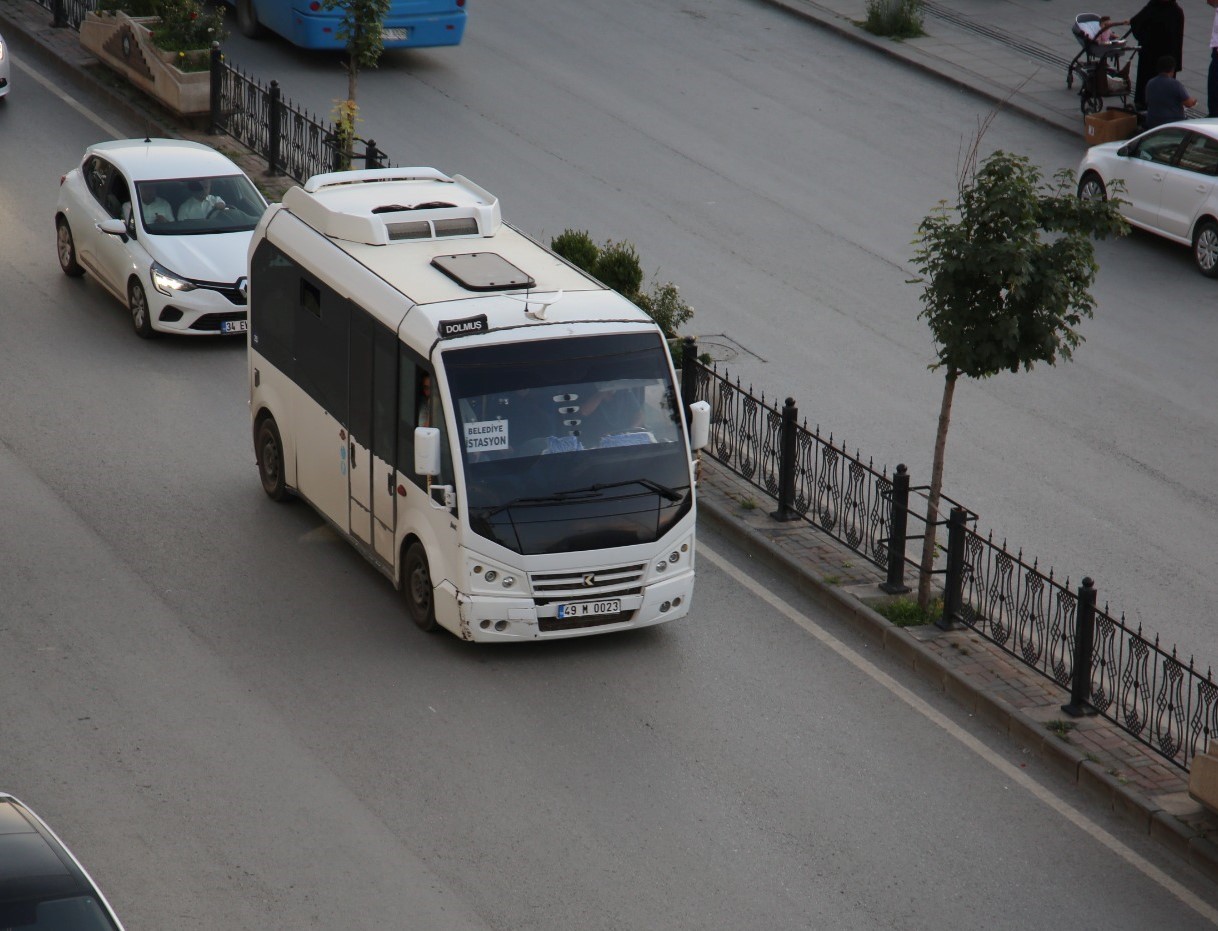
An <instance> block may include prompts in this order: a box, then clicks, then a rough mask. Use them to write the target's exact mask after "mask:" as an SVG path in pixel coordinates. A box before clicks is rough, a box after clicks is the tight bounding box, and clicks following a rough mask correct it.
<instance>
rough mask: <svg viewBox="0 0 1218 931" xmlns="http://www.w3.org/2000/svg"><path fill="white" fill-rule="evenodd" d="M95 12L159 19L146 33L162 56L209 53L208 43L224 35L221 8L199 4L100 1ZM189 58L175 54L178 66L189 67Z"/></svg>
mask: <svg viewBox="0 0 1218 931" xmlns="http://www.w3.org/2000/svg"><path fill="white" fill-rule="evenodd" d="M97 8H98V10H99V11H102V12H115V11H122V12H123V13H126V14H127V15H128V16H156V17H159V18H160V20H161V21H160V22H159V23H152V24H149V31H150V32H151V33H152V44H153V45H155V46H156V47H157V48H159V49H163V50H164V51H166V52H192V51H195V50H198V49H210V48H211V44H212V42H219V41H222V40H223V39H224V38H225V37H226V36H227V35H228V33H227V32H225V30H224V7H223V5H222V4H221V5H217V6H214V7H205V6H203V5H202V4H201V3H200V2H199V0H100V2H99V3H98V6H97ZM191 57H192V56H186V55H181V54H179V55H178V64H179V66H182V65H185V64H188V63H189V64H193V62H190V61H189V59H190V58H191ZM203 67H206V63H204V64H203ZM186 70H193V69H186Z"/></svg>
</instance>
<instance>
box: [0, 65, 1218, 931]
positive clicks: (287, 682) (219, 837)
mask: <svg viewBox="0 0 1218 931" xmlns="http://www.w3.org/2000/svg"><path fill="white" fill-rule="evenodd" d="M18 77H19V78H20V79H22V80H21V85H20V87H21V92H20V96H15V97H14V99H13V100H11V101H9V103H8V104H6V105H5V106H4V108H3V109H2V110H0V165H3V166H4V167H3V170H2V171H0V218H2V219H0V223H2V224H3V226H2V229H3V236H4V241H5V242H6V247H5V249H4V250H2V251H0V293H3V294H4V295H5V299H4V312H3V314H0V396H3V397H4V398H5V403H4V405H3V406H0V487H2V488H4V489H5V495H4V496H3V498H2V499H0V541H3V547H4V552H5V558H4V559H3V560H0V592H3V593H4V598H3V600H0V644H2V648H0V708H3V709H4V715H3V717H2V718H0V747H2V748H3V752H0V785H3V786H4V787H5V788H6V789H7V790H9V791H13V792H15V793H16V794H18V795H19V796H21V797H23V798H24V799H25V800H26V801H28V802H29V803H31V804H32V805H33V806H34V807H35V808H36V809H37V810H39V811H40V812H42V813H43V814H44V815H45V816H46V817H47V818H48V819H49V820H50V821H51V823H52V824H53V825H54V826H56V827H57V828H58V829H59V830H60V831H61V833H62V834H63V835H64V837H65V839H67V840H68V842H69V844H70V845H71V846H72V847H73V848H74V849H75V850H76V852H77V853H78V854H79V855H80V856H81V857H82V858H83V859H84V861H85V862H86V864H87V865H88V866H89V867H90V869H91V871H92V872H93V873H94V875H95V877H96V878H97V879H98V880H99V882H101V884H102V885H103V887H104V888H105V889H106V890H107V891H108V892H109V893H110V895H111V898H112V900H113V902H114V904H115V905H116V907H117V908H118V909H119V911H120V913H121V914H123V915H124V916H125V917H126V920H127V922H128V927H129V928H130V929H131V931H138V929H140V928H167V927H173V928H193V927H197V928H201V929H212V928H219V927H225V928H249V929H254V928H264V927H273V928H280V927H282V928H291V927H300V928H313V927H316V928H323V927H324V928H328V927H344V928H388V927H411V928H446V929H447V928H464V927H469V928H497V929H513V931H515V929H556V931H557V929H567V928H572V927H579V928H588V929H599V928H604V929H611V928H612V929H621V928H648V929H657V928H700V929H701V928H707V929H709V928H724V929H727V928H732V929H735V928H742V927H756V928H795V927H807V928H828V927H832V928H846V929H853V928H859V929H869V928H917V927H935V928H961V929H966V928H967V929H972V928H976V927H991V928H1012V929H1014V928H1026V927H1048V926H1067V927H1102V928H1105V929H1117V928H1130V929H1139V928H1145V927H1150V926H1155V927H1172V928H1182V929H1183V928H1194V927H1203V926H1207V925H1208V924H1209V923H1211V922H1212V921H1213V919H1214V916H1215V915H1218V911H1215V905H1216V899H1218V897H1216V896H1215V890H1214V889H1213V888H1212V886H1210V885H1208V884H1206V883H1204V882H1203V881H1202V880H1200V879H1199V878H1198V877H1197V876H1196V875H1195V874H1194V873H1193V872H1192V871H1191V870H1190V869H1189V868H1187V867H1185V866H1183V865H1181V864H1179V863H1178V862H1176V861H1174V860H1172V859H1171V858H1170V857H1168V856H1167V855H1166V854H1165V853H1164V852H1163V851H1162V850H1160V849H1159V848H1158V847H1157V846H1155V845H1154V844H1152V843H1151V842H1149V841H1148V840H1147V839H1146V838H1144V837H1142V836H1133V835H1132V834H1131V832H1130V831H1129V830H1128V829H1127V827H1126V825H1124V824H1123V823H1121V822H1117V821H1115V820H1113V819H1111V818H1109V817H1107V816H1105V815H1102V814H1099V813H1096V812H1094V811H1092V810H1091V809H1090V806H1089V804H1088V802H1087V801H1086V800H1085V799H1080V798H1077V797H1075V796H1074V795H1073V794H1072V793H1071V794H1067V795H1062V794H1060V793H1058V792H1057V791H1056V790H1055V789H1054V788H1053V786H1054V779H1053V777H1052V774H1051V773H1045V772H1043V771H1041V770H1040V769H1039V768H1038V764H1037V763H1036V761H1034V760H1025V759H1023V758H1022V757H1021V755H1020V754H1019V752H1018V750H1017V749H1015V748H1013V747H1011V746H1009V745H1007V744H1006V743H1005V741H1003V740H1001V739H998V738H996V737H995V736H994V735H992V734H991V733H989V732H988V731H987V730H986V729H985V728H984V727H983V726H981V725H979V724H977V723H976V722H972V721H969V720H967V719H961V715H960V714H959V712H958V710H957V709H956V708H955V707H954V706H953V705H951V704H950V703H948V702H946V701H945V700H943V699H941V698H939V697H928V696H925V695H923V694H922V693H921V689H920V686H919V684H918V682H917V681H916V680H912V679H911V678H910V677H908V676H906V675H905V674H904V672H903V671H900V670H893V669H885V668H883V667H877V666H874V665H872V661H871V660H870V659H869V658H868V656H867V655H866V653H867V650H866V645H865V644H862V643H858V642H857V641H855V640H853V639H852V638H851V637H850V636H849V635H848V634H845V633H843V632H841V631H838V630H836V629H835V627H834V625H833V622H832V621H831V620H830V619H829V618H827V617H825V616H824V615H822V614H820V613H819V612H818V611H816V610H814V609H812V608H811V607H810V606H809V605H807V604H806V603H804V602H803V601H802V600H801V599H800V598H799V597H798V595H796V594H795V593H794V592H792V591H790V590H789V589H788V588H787V586H786V584H785V582H784V580H782V579H780V578H777V577H775V576H773V575H772V574H771V573H769V572H767V571H766V570H764V569H762V568H761V567H757V566H753V565H751V564H750V563H749V561H748V560H747V558H746V557H744V556H743V555H742V554H740V553H739V552H738V551H735V550H734V549H732V548H731V546H730V545H729V544H728V543H727V542H726V541H725V540H723V539H721V538H719V537H717V536H716V535H715V534H714V533H713V532H711V531H710V529H709V528H706V532H705V533H704V534H703V535H702V540H701V546H702V547H703V549H702V559H701V561H700V582H699V590H698V593H697V600H696V604H695V611H694V613H693V615H692V616H691V617H690V618H689V619H687V620H686V621H682V622H678V623H676V624H674V625H671V626H668V627H661V628H655V629H650V630H647V631H642V632H639V633H637V634H634V635H626V636H617V637H610V638H604V639H597V638H594V639H590V640H583V641H577V642H568V643H558V644H547V645H542V646H540V647H538V648H521V649H480V648H475V647H471V646H470V645H468V644H463V643H460V642H458V641H456V640H455V639H453V638H451V637H447V636H431V637H429V636H425V635H423V634H421V633H419V632H418V631H416V630H414V629H413V628H412V627H411V626H410V625H409V624H408V622H407V621H406V618H405V617H404V614H403V612H402V610H401V607H400V605H399V603H398V600H397V597H396V594H395V593H394V592H393V590H392V588H391V587H390V586H389V585H388V584H387V583H386V582H385V581H384V579H383V578H381V577H380V576H379V575H378V574H377V573H376V572H375V571H373V570H372V569H371V568H370V567H369V566H367V565H366V564H365V563H364V562H363V561H362V560H361V559H360V557H359V556H358V555H357V554H356V553H355V551H354V550H353V549H352V548H350V547H349V546H347V545H346V544H345V543H343V542H341V541H339V540H338V539H336V538H335V537H334V536H333V534H332V533H331V532H330V531H329V530H328V529H326V528H325V527H324V525H323V524H322V522H321V521H320V520H319V518H318V517H317V516H316V515H315V514H314V513H313V512H311V511H310V510H309V509H308V508H307V507H304V506H301V505H287V506H280V505H275V504H273V503H271V502H270V501H268V500H267V499H266V498H265V497H264V496H263V494H262V492H261V490H260V487H259V484H258V482H257V477H256V472H255V468H254V465H253V461H252V453H251V451H250V444H249V438H248V427H247V413H246V407H245V382H244V356H243V352H244V348H243V345H242V344H241V343H240V342H237V343H220V342H214V341H188V340H173V339H164V340H159V341H156V342H144V341H140V340H138V339H136V338H135V336H134V335H133V334H132V333H131V332H130V326H129V323H128V321H127V319H126V315H125V312H124V311H123V309H122V308H120V307H119V306H118V305H117V304H116V303H115V302H114V301H113V300H112V299H111V298H110V297H109V296H108V295H107V294H106V293H104V292H103V291H102V289H101V288H100V287H98V286H97V285H96V284H94V283H92V282H90V281H88V280H87V279H85V280H69V279H66V278H65V277H64V276H63V275H61V274H60V272H59V271H58V268H57V265H56V262H55V257H54V246H53V242H54V240H53V232H52V229H51V223H50V217H51V214H52V210H53V205H54V199H55V191H56V181H57V177H58V175H59V174H60V173H61V172H62V171H63V170H64V169H65V168H67V167H68V164H67V163H66V162H65V163H64V164H62V165H60V164H55V163H54V162H53V161H52V160H50V159H30V158H26V157H23V153H25V152H28V151H37V152H52V151H64V150H69V151H70V150H72V149H73V148H74V147H77V146H80V147H83V145H84V144H85V142H87V141H92V140H95V139H97V138H100V137H101V135H102V131H101V130H100V129H98V128H97V126H96V125H95V124H94V123H89V122H86V120H85V118H84V117H83V116H82V114H81V113H80V112H79V111H78V110H75V109H71V108H68V107H66V106H64V105H63V101H61V100H60V99H59V98H56V97H53V96H51V95H50V94H48V93H46V92H44V91H43V90H42V89H41V88H40V87H39V86H38V85H36V84H35V83H33V82H32V81H31V80H29V77H30V76H29V75H28V73H26V71H25V69H20V70H19V73H18ZM15 93H16V92H15ZM83 109H85V110H89V111H92V112H93V113H94V118H96V116H97V114H98V113H99V112H100V115H101V117H102V118H103V119H107V120H110V121H111V122H113V124H114V125H115V128H117V129H119V130H120V131H124V132H130V131H131V129H132V127H127V126H123V125H122V124H121V121H119V120H117V119H116V118H115V117H113V116H112V115H109V114H106V113H105V112H104V111H102V110H101V108H99V107H97V106H85V107H83ZM737 567H741V568H737ZM878 661H879V662H882V659H881V660H878Z"/></svg>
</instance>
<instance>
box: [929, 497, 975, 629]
mask: <svg viewBox="0 0 1218 931" xmlns="http://www.w3.org/2000/svg"><path fill="white" fill-rule="evenodd" d="M967 516H968V511H966V510H965V509H964V508H962V507H960V506H959V505H957V506H955V507H953V508H952V512H951V514H950V515H949V516H948V518H947V572H946V573H945V574H944V577H943V616H942V617H941V618H939V620H937V621H935V626H936V627H938V628H939V629H940V630H957V629H959V628H961V627H963V626H964V624H963V623H961V621H960V605H961V604H963V602H964V530H965V526H964V521H965V518H967ZM926 532H927V533H934V532H935V528H934V527H927V528H926Z"/></svg>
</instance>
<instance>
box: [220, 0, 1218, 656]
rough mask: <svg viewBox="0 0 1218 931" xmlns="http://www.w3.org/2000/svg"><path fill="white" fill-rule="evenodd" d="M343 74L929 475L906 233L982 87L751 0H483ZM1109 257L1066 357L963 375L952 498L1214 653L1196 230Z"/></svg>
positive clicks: (279, 64) (1120, 604)
mask: <svg viewBox="0 0 1218 931" xmlns="http://www.w3.org/2000/svg"><path fill="white" fill-rule="evenodd" d="M226 48H227V51H228V54H229V56H230V58H231V59H232V60H233V61H235V62H237V63H238V64H240V65H243V66H246V67H248V68H250V69H252V70H253V71H254V72H255V73H256V74H258V75H260V76H261V77H262V78H263V79H264V80H269V79H271V78H275V79H277V80H279V81H280V83H281V85H282V86H283V88H284V91H285V93H286V94H288V95H289V96H291V97H293V98H294V99H296V100H297V101H299V102H301V103H302V104H304V105H306V106H307V107H309V108H310V109H313V110H315V111H317V112H318V113H320V114H321V115H323V116H324V115H326V114H327V113H329V112H330V111H331V109H332V106H333V101H334V100H335V99H336V98H338V97H339V96H341V95H342V94H343V93H344V92H345V78H344V76H343V73H342V71H341V67H340V62H339V59H338V57H337V56H335V55H327V54H318V53H308V52H303V51H301V50H297V49H293V48H292V47H290V46H288V45H287V44H286V43H284V42H282V41H278V40H274V39H272V40H270V41H267V42H261V43H251V42H249V41H248V40H245V39H243V38H242V37H240V36H234V37H232V38H230V39H229V40H228V42H227V43H226ZM1062 93H1063V94H1069V93H1070V92H1069V91H1067V90H1066V89H1065V88H1064V87H1063V88H1062ZM359 95H360V101H361V104H362V111H361V115H362V119H363V122H362V124H361V125H360V130H361V132H362V133H363V134H364V135H365V136H371V137H373V138H375V140H376V141H377V143H378V144H379V145H380V146H381V147H382V148H383V149H386V150H387V151H388V152H389V153H390V155H391V157H392V158H393V159H394V160H395V162H396V163H397V164H425V165H434V166H437V167H439V168H441V169H443V170H446V171H452V172H461V173H463V174H466V175H467V176H469V177H471V178H473V179H474V180H475V181H477V182H479V183H480V184H482V185H484V186H485V187H487V188H488V189H489V190H491V191H493V192H495V193H496V194H498V195H499V196H500V197H501V199H502V202H503V205H504V213H505V216H506V217H508V218H509V219H510V220H511V221H512V222H515V223H516V224H518V225H521V226H522V227H524V228H525V229H526V230H528V231H529V232H531V233H533V234H535V235H538V236H540V237H542V238H548V237H550V236H552V235H554V234H556V233H558V232H560V231H561V230H563V229H564V228H566V227H575V228H580V229H587V230H589V231H591V232H592V234H593V235H594V236H595V237H596V238H598V239H601V238H613V239H618V240H620V239H626V240H629V241H632V242H634V243H635V244H636V245H637V246H638V247H639V251H640V253H641V255H642V258H643V262H644V266H645V268H647V270H648V271H649V272H651V271H655V272H657V273H658V275H659V277H660V279H661V280H672V281H675V282H676V283H678V284H679V285H680V287H681V289H682V292H683V293H684V295H685V296H686V297H687V298H688V299H689V300H690V301H691V302H692V303H693V305H694V306H695V308H696V315H695V317H694V320H693V321H692V323H691V325H690V326H689V328H688V329H689V332H691V333H694V334H696V335H698V336H699V337H700V338H701V342H702V345H703V348H704V349H707V350H709V351H710V352H711V353H712V355H714V356H715V357H716V358H718V359H721V360H723V362H724V364H725V365H726V367H727V369H728V371H729V372H730V373H731V374H732V375H733V376H739V377H740V378H742V379H743V381H744V382H745V383H746V384H752V385H753V386H754V387H755V388H756V389H757V391H758V392H761V391H764V392H765V394H766V396H767V397H768V398H770V399H775V398H777V399H779V400H781V399H783V398H785V397H787V396H793V397H794V398H795V399H796V400H797V402H798V403H799V408H800V412H801V415H802V416H803V417H804V418H805V419H806V420H807V421H808V422H809V424H810V425H812V426H816V425H819V426H820V428H821V430H822V431H823V432H824V433H825V434H832V435H833V437H834V438H835V439H837V440H839V441H841V442H842V443H844V444H845V445H846V446H847V447H848V448H851V449H857V450H860V451H861V452H862V454H863V455H864V457H868V458H872V459H873V460H874V461H875V463H876V464H877V465H882V466H885V467H887V468H888V469H889V470H890V471H891V469H892V468H893V467H895V465H896V464H897V463H898V462H904V463H906V464H908V466H909V468H910V470H911V474H912V477H913V481H914V484H915V485H917V484H919V483H926V482H928V481H929V475H930V462H931V454H932V451H933V439H934V431H935V425H936V420H937V417H938V411H939V400H940V395H941V390H942V381H941V378H940V377H939V376H938V375H936V374H934V373H932V372H930V371H928V368H927V367H928V365H929V364H930V363H931V362H932V361H933V359H934V353H933V347H932V343H931V339H930V334H929V330H928V328H927V327H926V325H925V324H924V323H923V322H921V321H919V320H918V319H917V315H918V311H919V308H920V305H919V299H918V295H919V291H918V288H917V287H916V286H915V285H912V284H909V283H908V282H909V279H910V278H912V277H913V276H914V273H913V269H912V267H911V265H910V262H911V260H912V256H913V247H912V245H911V240H912V239H913V238H914V235H915V232H916V229H917V226H918V223H919V222H920V220H921V219H922V218H923V217H924V216H926V215H927V214H928V213H929V212H930V211H931V210H933V209H934V208H935V206H936V204H937V202H938V201H939V200H940V199H943V198H948V199H951V198H953V197H954V191H955V189H956V178H957V173H958V166H959V162H960V156H961V152H962V151H963V149H965V148H966V147H967V145H968V143H969V141H970V139H971V136H972V135H973V134H974V133H975V131H976V129H977V127H978V125H979V123H980V121H981V120H982V119H984V117H985V115H986V113H987V111H988V105H987V104H985V103H983V102H982V101H980V100H978V99H976V98H974V97H972V96H970V95H967V94H964V93H962V92H960V91H958V90H956V89H954V88H952V87H949V86H947V85H946V84H944V83H942V82H938V81H935V80H932V79H929V78H927V77H925V76H923V75H922V74H920V73H915V72H913V71H911V70H910V69H908V68H904V67H902V66H900V65H898V64H896V63H894V62H892V61H890V60H888V59H886V58H882V57H879V56H875V55H873V54H869V53H867V52H866V51H864V50H860V49H859V48H858V47H856V46H854V45H853V44H851V43H849V42H847V41H844V40H842V39H839V38H837V37H835V36H832V35H830V34H828V33H826V32H823V31H821V30H818V29H817V28H815V27H814V26H811V25H808V24H806V23H803V22H800V21H796V20H793V19H791V18H789V17H787V16H784V15H783V14H781V13H779V12H777V11H775V10H773V9H771V8H769V7H767V6H765V5H764V4H761V3H756V2H751V0H692V2H688V3H683V4H680V5H677V6H660V7H657V6H656V5H655V4H651V3H646V2H642V0H623V2H621V3H615V4H612V6H611V7H606V5H605V4H594V3H588V2H571V0H496V2H495V3H486V4H476V5H475V7H474V8H472V9H471V11H470V21H469V28H468V31H467V33H466V40H465V42H464V44H463V45H462V46H461V47H459V48H455V49H435V50H419V51H413V52H411V51H405V52H397V53H391V54H389V55H386V56H385V59H384V60H383V62H382V64H381V66H380V68H379V69H378V70H376V71H369V72H365V73H364V74H363V75H362V76H361V79H360V91H359ZM984 148H986V149H987V150H988V149H991V148H1003V149H1007V150H1010V151H1016V152H1020V153H1025V154H1028V155H1029V156H1030V157H1031V158H1032V159H1033V161H1034V162H1035V163H1036V164H1038V165H1039V166H1041V167H1042V169H1043V170H1044V171H1045V173H1046V175H1047V176H1050V175H1052V173H1053V172H1055V171H1057V170H1059V169H1063V168H1074V167H1075V166H1076V165H1077V163H1078V159H1079V157H1080V156H1081V154H1082V141H1081V139H1075V138H1072V137H1069V136H1065V135H1063V134H1061V133H1060V132H1058V131H1056V130H1053V129H1049V128H1046V127H1045V126H1043V125H1041V124H1038V123H1034V122H1031V121H1028V120H1025V119H1022V118H1020V117H1018V116H1015V115H1011V114H1003V115H1000V116H999V117H998V118H997V120H995V122H994V123H993V125H992V127H991V128H990V129H989V131H988V133H987V134H986V136H985V139H984ZM1099 256H1100V263H1101V266H1102V271H1101V274H1100V278H1099V281H1098V284H1097V286H1096V288H1095V295H1096V297H1097V300H1098V309H1097V313H1096V319H1095V320H1093V321H1089V322H1087V323H1086V324H1085V325H1084V327H1083V335H1084V336H1085V338H1086V340H1087V341H1086V343H1085V344H1084V345H1083V346H1082V347H1081V348H1080V349H1079V351H1078V352H1077V354H1076V359H1075V361H1074V362H1073V363H1062V364H1059V365H1058V366H1057V367H1056V368H1050V367H1040V368H1037V369H1036V370H1035V371H1033V372H1032V373H1030V374H1023V373H1021V374H1018V375H1012V374H1004V375H1001V376H998V377H995V378H993V379H991V380H989V381H986V382H982V383H972V382H970V383H966V384H963V385H961V387H960V389H959V390H958V391H957V393H956V403H955V407H954V410H953V415H952V426H951V433H950V436H949V439H948V457H947V469H946V477H945V482H946V490H947V492H948V494H950V495H952V496H953V497H955V498H956V499H958V500H960V501H962V502H963V503H964V504H965V505H967V506H968V507H970V508H971V509H972V510H974V511H977V512H979V513H980V520H979V522H978V527H979V529H980V530H981V531H982V532H983V533H984V532H987V531H990V530H992V531H993V534H994V537H995V540H996V541H997V542H1001V541H1003V540H1006V541H1008V543H1009V545H1010V548H1011V550H1012V551H1013V552H1018V551H1021V550H1022V551H1023V553H1024V555H1025V556H1026V557H1027V559H1028V561H1033V560H1036V561H1038V563H1039V566H1040V568H1042V569H1045V570H1047V569H1049V568H1052V569H1054V570H1055V573H1056V577H1057V578H1058V579H1059V580H1061V579H1063V578H1068V579H1069V580H1070V582H1071V584H1072V585H1077V584H1078V583H1079V581H1080V580H1081V578H1082V577H1083V576H1091V577H1093V578H1094V579H1095V580H1096V583H1097V585H1098V587H1099V592H1100V604H1101V605H1103V604H1104V603H1105V602H1107V603H1108V604H1109V606H1110V608H1111V610H1112V611H1113V613H1115V614H1118V615H1120V614H1122V613H1124V614H1125V615H1126V620H1127V622H1128V623H1129V624H1130V625H1131V626H1133V627H1136V626H1139V625H1141V626H1143V627H1144V628H1145V629H1146V630H1148V631H1150V632H1152V633H1157V634H1159V635H1161V636H1162V638H1163V640H1164V641H1165V642H1166V643H1168V644H1171V643H1177V644H1178V645H1179V647H1180V650H1181V652H1182V654H1184V655H1185V656H1188V655H1193V654H1195V655H1196V657H1197V659H1198V662H1199V663H1200V665H1202V666H1203V667H1204V666H1206V665H1207V664H1209V663H1212V662H1215V661H1218V633H1215V629H1214V627H1213V625H1212V624H1210V622H1209V615H1210V609H1211V607H1212V605H1213V604H1214V603H1215V602H1216V601H1218V575H1216V574H1215V573H1214V572H1213V558H1212V550H1213V546H1214V542H1215V530H1214V528H1215V526H1216V525H1218V496H1216V495H1215V492H1214V487H1215V485H1214V483H1213V482H1212V481H1211V480H1210V474H1211V472H1212V461H1213V459H1214V454H1215V451H1218V420H1216V415H1215V412H1214V410H1215V409H1214V406H1213V404H1212V399H1213V398H1214V397H1215V396H1216V395H1218V369H1216V367H1215V366H1214V365H1213V354H1214V349H1213V347H1214V346H1215V345H1218V314H1216V313H1215V312H1214V307H1215V299H1216V297H1218V295H1216V293H1215V286H1214V283H1213V282H1210V281H1208V280H1206V279H1204V278H1202V277H1201V276H1200V275H1198V274H1197V273H1196V272H1195V271H1194V270H1193V268H1192V265H1191V257H1190V256H1189V253H1188V250H1187V249H1182V248H1178V247H1175V246H1172V245H1168V244H1166V243H1162V242H1159V241H1157V240H1154V239H1152V238H1151V237H1149V236H1146V235H1142V234H1135V235H1134V236H1132V237H1130V238H1129V239H1127V240H1124V241H1121V242H1118V243H1105V244H1101V246H1100V248H1099Z"/></svg>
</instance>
